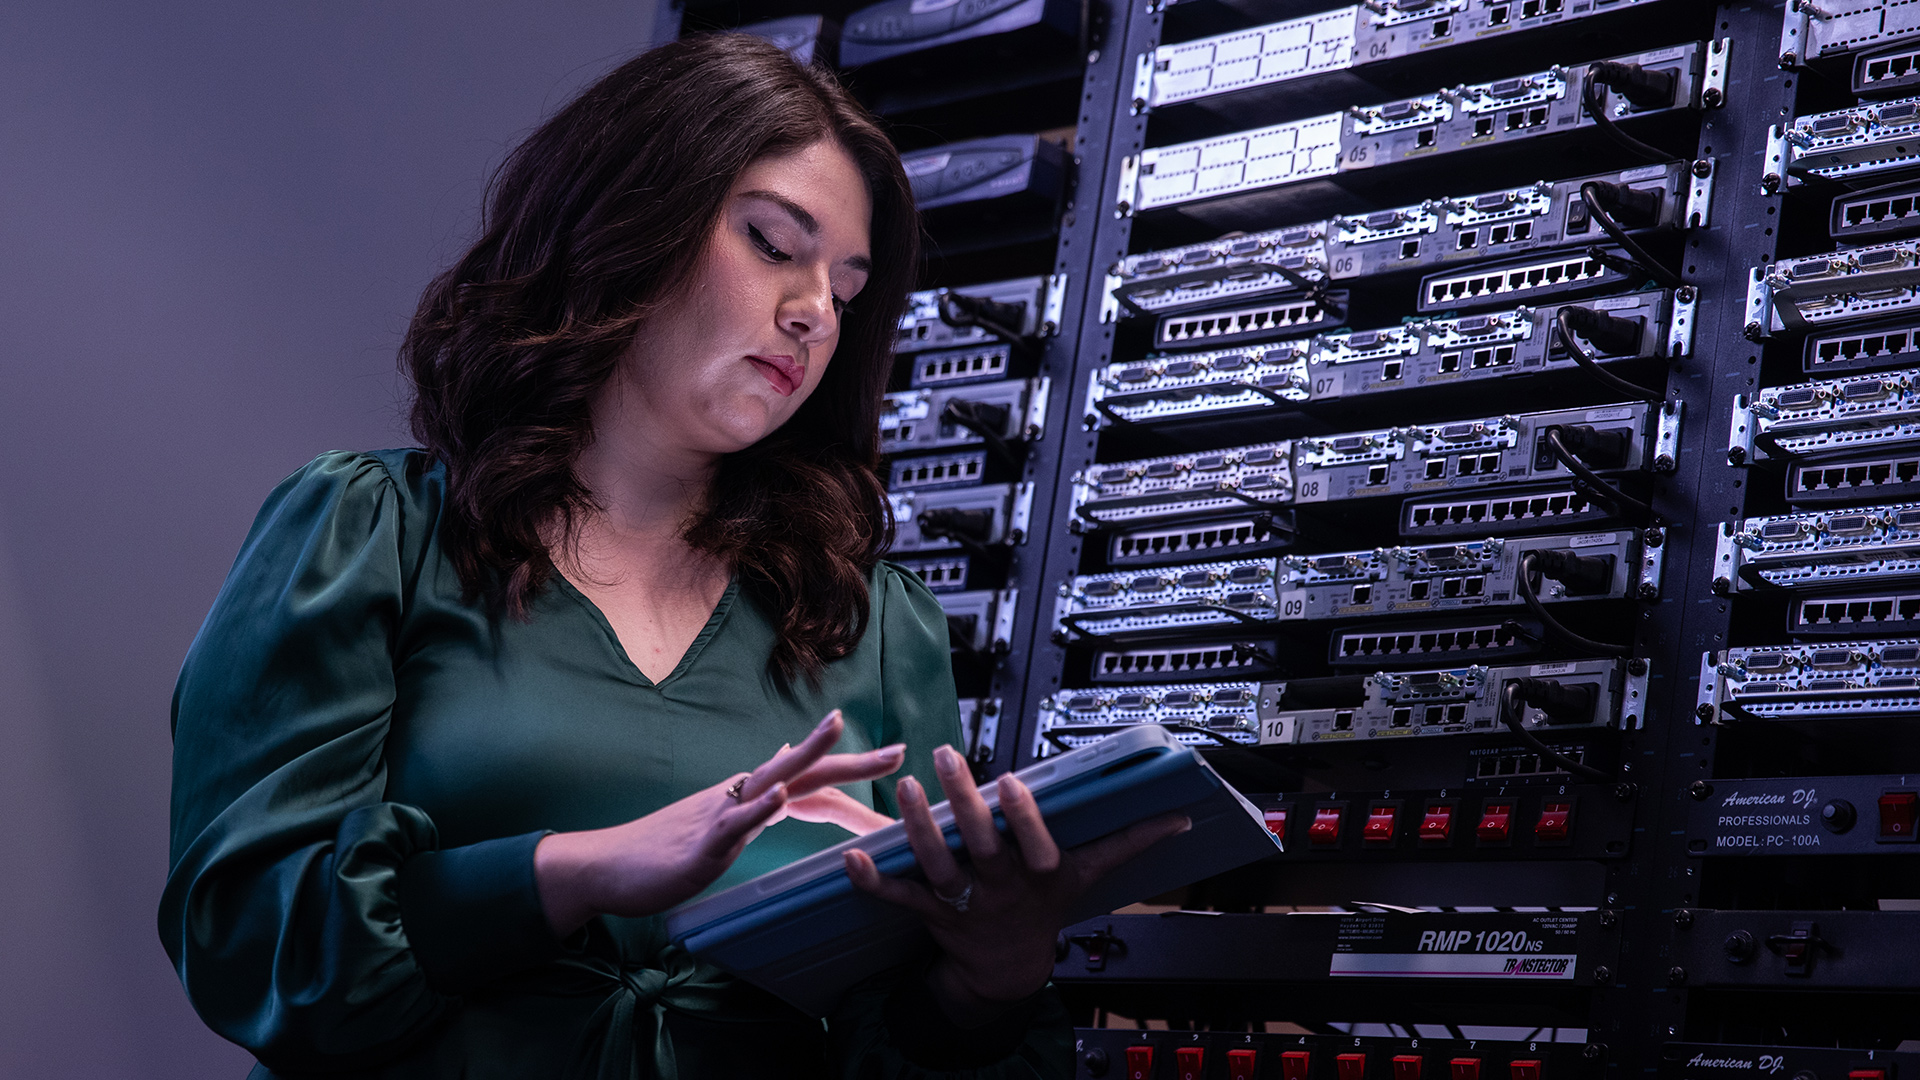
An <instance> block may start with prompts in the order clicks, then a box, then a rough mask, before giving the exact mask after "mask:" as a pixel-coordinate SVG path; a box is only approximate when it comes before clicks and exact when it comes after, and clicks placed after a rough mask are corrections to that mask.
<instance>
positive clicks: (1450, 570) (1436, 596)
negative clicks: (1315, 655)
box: [1274, 530, 1664, 621]
mask: <svg viewBox="0 0 1920 1080" xmlns="http://www.w3.org/2000/svg"><path fill="white" fill-rule="evenodd" d="M1663 551H1664V545H1663V544H1651V545H1646V546H1645V547H1644V554H1643V547H1642V543H1641V534H1640V533H1638V532H1636V531H1633V530H1616V531H1613V532H1599V533H1585V534H1576V535H1570V536H1526V537H1516V538H1514V539H1511V540H1499V539H1487V540H1477V541H1466V542H1462V543H1457V544H1442V545H1438V546H1433V547H1392V548H1374V549H1373V550H1371V551H1350V552H1339V553H1333V554H1326V555H1286V556H1282V557H1281V558H1280V559H1279V563H1278V568H1277V573H1278V575H1279V587H1278V588H1277V589H1276V590H1275V596H1274V599H1275V602H1276V604H1277V605H1278V611H1279V614H1280V619H1281V620H1282V621H1290V620H1297V619H1308V620H1312V619H1334V618H1346V617H1352V616H1359V615H1404V614H1414V613H1419V614H1441V613H1447V612H1454V611H1481V610H1486V609H1489V608H1499V607H1514V606H1519V605H1520V604H1522V603H1523V602H1524V601H1523V599H1522V591H1521V585H1520V576H1521V571H1522V567H1523V565H1527V566H1531V567H1532V571H1533V575H1534V577H1533V578H1531V579H1529V584H1528V585H1527V586H1526V588H1527V590H1528V591H1530V592H1531V593H1532V594H1533V595H1534V596H1535V598H1536V599H1538V600H1539V601H1540V602H1541V603H1559V602H1562V601H1570V600H1591V599H1620V598H1623V597H1634V598H1638V599H1641V600H1652V599H1654V598H1656V597H1657V596H1659V595H1660V569H1661V564H1662V561H1663V558H1662V553H1663ZM1530 556H1531V559H1529V557H1530Z"/></svg>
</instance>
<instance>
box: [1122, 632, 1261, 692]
mask: <svg viewBox="0 0 1920 1080" xmlns="http://www.w3.org/2000/svg"><path fill="white" fill-rule="evenodd" d="M1279 655H1280V643H1279V641H1278V640H1276V639H1274V638H1252V639H1245V640H1240V641H1207V642H1197V643H1192V644H1187V643H1178V644H1172V645H1133V646H1126V647H1118V646H1116V647H1114V648H1110V649H1101V650H1100V651H1098V652H1096V653H1094V654H1093V661H1092V663H1091V665H1090V666H1089V674H1088V678H1089V679H1091V680H1092V681H1093V682H1094V683H1096V684H1103V683H1139V682H1164V681H1165V680H1167V679H1218V678H1245V677H1247V676H1249V675H1268V674H1272V673H1273V672H1274V670H1275V669H1276V668H1277V667H1278V666H1279V662H1278V657H1279Z"/></svg>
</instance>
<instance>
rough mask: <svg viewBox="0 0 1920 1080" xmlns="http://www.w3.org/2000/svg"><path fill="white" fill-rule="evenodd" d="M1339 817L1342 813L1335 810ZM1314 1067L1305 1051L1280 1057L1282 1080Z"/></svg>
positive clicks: (1296, 1079)
mask: <svg viewBox="0 0 1920 1080" xmlns="http://www.w3.org/2000/svg"><path fill="white" fill-rule="evenodd" d="M1334 813H1335V814H1336V815H1337V814H1339V813H1340V811H1338V810H1335V811H1334ZM1312 1067H1313V1055H1312V1054H1311V1053H1309V1052H1308V1051H1305V1050H1288V1051H1287V1052H1286V1053H1283V1054H1281V1055H1280V1080H1307V1070H1308V1069H1310V1068H1312Z"/></svg>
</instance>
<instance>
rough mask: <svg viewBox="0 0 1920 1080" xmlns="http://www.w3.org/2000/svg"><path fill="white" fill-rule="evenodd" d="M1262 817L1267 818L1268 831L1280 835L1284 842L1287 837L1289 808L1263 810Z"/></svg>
mask: <svg viewBox="0 0 1920 1080" xmlns="http://www.w3.org/2000/svg"><path fill="white" fill-rule="evenodd" d="M1260 816H1261V817H1263V818H1265V819H1266V820H1267V831H1268V832H1270V833H1272V834H1273V835H1275V836H1277V837H1279V838H1280V839H1281V840H1282V841H1283V842H1284V841H1285V840H1286V838H1287V808H1286V807H1284V806H1283V807H1281V808H1280V809H1278V810H1264V811H1261V814H1260Z"/></svg>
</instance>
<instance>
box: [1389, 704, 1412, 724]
mask: <svg viewBox="0 0 1920 1080" xmlns="http://www.w3.org/2000/svg"><path fill="white" fill-rule="evenodd" d="M1412 724H1413V710H1412V709H1411V708H1399V709H1395V710H1393V717H1392V718H1391V719H1389V720H1388V721H1387V726H1389V727H1410V726H1412Z"/></svg>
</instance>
